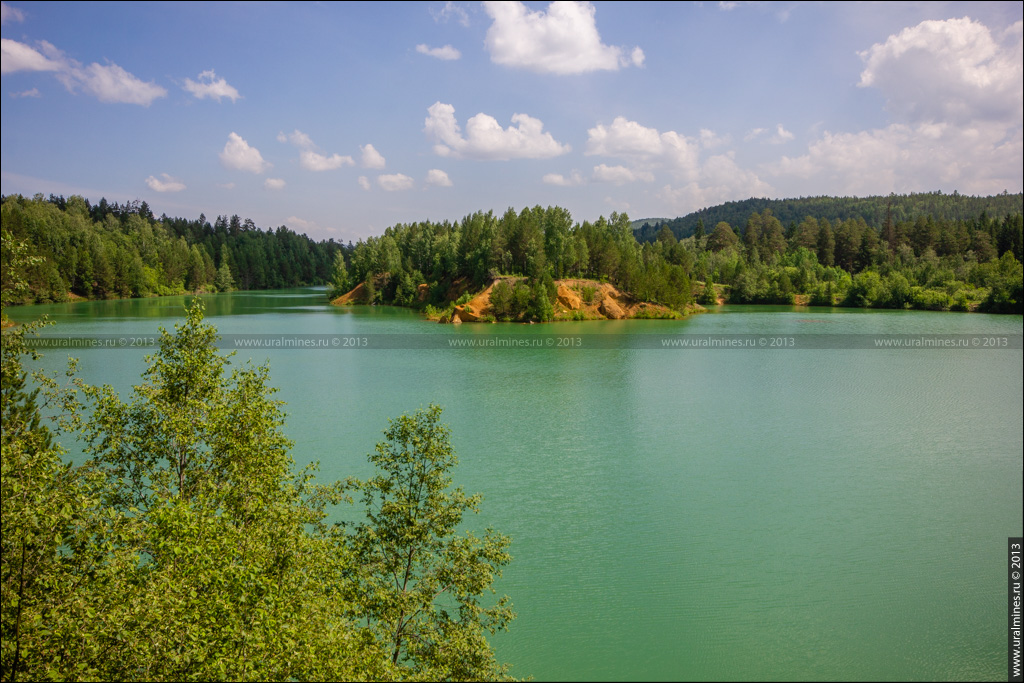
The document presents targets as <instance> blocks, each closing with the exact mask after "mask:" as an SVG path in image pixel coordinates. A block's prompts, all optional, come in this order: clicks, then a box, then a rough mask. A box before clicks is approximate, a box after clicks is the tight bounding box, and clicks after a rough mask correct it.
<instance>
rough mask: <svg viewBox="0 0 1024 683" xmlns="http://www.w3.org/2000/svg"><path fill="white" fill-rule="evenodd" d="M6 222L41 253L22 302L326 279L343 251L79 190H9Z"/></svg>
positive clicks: (278, 231) (282, 230)
mask: <svg viewBox="0 0 1024 683" xmlns="http://www.w3.org/2000/svg"><path fill="white" fill-rule="evenodd" d="M0 222H2V226H3V229H4V230H6V231H8V232H9V233H10V234H11V236H12V239H14V240H18V241H21V242H24V243H26V244H27V248H28V252H29V255H30V256H32V257H39V258H40V259H41V260H34V261H32V262H31V265H24V266H23V270H22V271H21V272H19V273H17V276H18V277H19V278H21V279H22V280H24V281H25V282H26V283H28V290H27V291H26V293H25V294H24V297H25V300H24V301H23V302H22V303H29V302H50V301H66V300H67V299H68V298H70V297H71V296H80V297H85V298H95V299H103V298H114V297H144V296H163V295H169V294H181V293H185V292H199V291H226V290H230V289H275V288H281V287H298V286H303V285H313V284H323V283H325V282H327V280H328V279H329V277H330V275H331V268H332V264H333V262H334V255H335V254H336V253H337V252H339V251H340V250H341V249H342V245H341V244H338V243H336V242H334V241H333V240H329V241H325V242H315V241H313V240H312V239H310V238H309V237H307V236H306V235H301V234H298V233H295V232H293V231H292V230H289V229H288V228H286V227H284V226H281V227H278V228H275V229H267V230H260V229H259V228H258V227H257V226H256V225H255V224H254V223H253V221H251V220H249V219H245V220H242V219H241V218H239V217H238V216H237V215H234V216H231V217H230V218H229V217H227V216H218V217H217V218H216V219H215V220H214V222H213V223H212V224H211V223H210V222H209V221H207V219H206V217H205V216H204V215H200V216H199V218H198V219H194V220H189V219H184V218H168V217H167V216H166V215H164V216H161V217H160V218H156V217H155V216H153V214H152V211H151V210H150V209H149V206H148V205H147V204H146V202H130V203H126V204H123V205H118V204H116V203H108V202H107V201H106V199H101V200H100V202H99V203H98V204H95V205H93V204H90V203H89V201H88V200H87V199H85V198H83V197H80V196H72V197H69V198H67V199H65V198H64V197H57V196H54V195H50V197H49V198H45V199H44V198H43V196H42V195H36V196H35V197H33V198H31V199H28V198H25V197H23V196H21V195H11V196H7V197H4V198H3V199H2V204H0Z"/></svg>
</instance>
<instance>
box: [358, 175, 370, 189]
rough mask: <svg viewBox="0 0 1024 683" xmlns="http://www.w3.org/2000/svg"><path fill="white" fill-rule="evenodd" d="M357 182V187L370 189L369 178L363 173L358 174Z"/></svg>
mask: <svg viewBox="0 0 1024 683" xmlns="http://www.w3.org/2000/svg"><path fill="white" fill-rule="evenodd" d="M357 182H358V183H359V187H361V188H363V189H364V190H369V189H370V179H369V178H367V177H366V176H364V175H361V176H359V179H358V181H357Z"/></svg>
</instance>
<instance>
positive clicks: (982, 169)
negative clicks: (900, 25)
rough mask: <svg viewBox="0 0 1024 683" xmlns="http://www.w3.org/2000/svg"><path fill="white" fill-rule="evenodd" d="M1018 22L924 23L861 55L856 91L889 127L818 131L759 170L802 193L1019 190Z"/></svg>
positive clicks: (1022, 71)
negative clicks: (873, 96)
mask: <svg viewBox="0 0 1024 683" xmlns="http://www.w3.org/2000/svg"><path fill="white" fill-rule="evenodd" d="M1022 38H1024V22H1020V21H1018V22H1016V23H1014V24H1013V25H1012V26H1010V27H1009V28H1008V29H1006V30H1004V31H999V32H996V33H993V32H992V31H991V30H990V29H989V28H988V27H986V26H984V25H983V24H981V23H979V22H977V21H973V20H971V19H969V18H966V17H965V18H963V19H949V20H946V21H924V22H921V23H920V24H918V25H916V26H911V27H908V28H905V29H903V30H902V31H900V32H899V33H896V34H894V35H891V36H889V38H888V39H887V40H886V41H885V42H883V43H878V44H875V45H873V46H871V47H870V48H869V49H867V50H865V51H863V52H861V53H859V54H860V57H861V58H862V59H863V60H864V70H863V72H862V73H861V79H860V83H859V85H860V86H861V87H872V88H877V89H878V90H879V91H880V92H881V93H882V94H883V95H884V96H885V98H886V107H887V109H888V111H890V112H891V113H892V115H893V119H894V120H895V121H894V122H893V123H891V124H890V125H888V126H885V127H882V128H875V129H871V130H863V131H856V132H842V131H840V132H825V133H824V134H823V135H822V136H821V137H820V138H819V139H817V140H815V141H813V142H812V143H811V144H809V145H808V147H807V152H806V153H805V154H802V155H799V156H793V157H789V156H784V157H782V158H781V159H780V160H779V161H778V162H777V163H774V164H771V165H769V166H767V167H766V168H767V169H768V170H769V171H770V172H771V173H772V174H774V175H775V176H776V177H777V178H779V179H780V180H790V181H792V180H796V181H799V182H800V183H801V187H803V188H805V189H804V192H806V193H822V194H826V193H827V194H858V195H865V194H888V193H890V192H899V193H905V192H919V191H927V190H934V189H943V190H959V191H960V192H964V193H969V194H994V193H998V192H1002V191H1003V190H1007V189H1009V190H1011V191H1012V190H1014V189H1019V188H1020V186H1021V180H1022V173H1021V169H1022V168H1024V134H1022V114H1024V109H1022V102H1024V57H1022V55H1024V42H1022Z"/></svg>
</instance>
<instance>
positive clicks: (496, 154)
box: [423, 102, 570, 161]
mask: <svg viewBox="0 0 1024 683" xmlns="http://www.w3.org/2000/svg"><path fill="white" fill-rule="evenodd" d="M427 111H428V113H429V114H430V115H429V116H428V117H427V119H426V121H425V122H424V123H425V126H424V128H423V131H424V132H425V133H426V134H427V135H428V136H429V137H431V138H433V139H434V141H435V142H436V144H435V145H434V152H435V153H436V154H438V155H439V156H451V157H456V158H464V159H480V160H490V161H507V160H509V159H549V158H551V157H556V156H559V155H561V154H565V153H567V152H568V151H569V150H570V147H569V145H563V144H561V143H559V142H558V141H556V140H555V138H554V137H552V135H551V133H545V132H543V128H544V124H543V123H542V122H541V121H540V120H539V119H535V118H533V117H532V116H528V115H526V114H514V115H513V116H512V123H513V124H515V125H514V126H509V127H508V128H502V127H501V124H499V123H498V121H497V120H496V119H495V118H494V117H493V116H488V115H487V114H483V113H481V114H477V115H476V116H474V117H472V118H470V119H469V120H468V121H467V122H466V134H465V136H463V134H462V131H461V129H460V128H459V124H458V122H457V121H456V120H455V107H453V106H452V105H450V104H443V103H441V102H435V103H434V104H433V105H432V106H431V107H430V108H429V109H428V110H427Z"/></svg>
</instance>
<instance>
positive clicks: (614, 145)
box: [586, 116, 700, 179]
mask: <svg viewBox="0 0 1024 683" xmlns="http://www.w3.org/2000/svg"><path fill="white" fill-rule="evenodd" d="M587 135H588V137H587V148H586V154H588V155H598V156H609V157H616V158H622V159H628V160H631V161H632V162H634V164H636V163H638V162H643V163H645V164H648V165H653V166H661V167H665V168H667V169H669V170H670V171H671V172H672V173H674V174H675V175H677V176H681V177H683V178H688V179H692V178H694V177H695V174H696V173H697V167H698V163H699V155H700V142H699V141H698V140H696V139H693V138H689V137H687V136H685V135H681V134H679V133H677V132H675V131H674V130H670V131H665V132H664V133H662V132H660V131H658V130H657V129H655V128H648V127H647V126H644V125H641V124H640V123H637V122H636V121H630V120H628V119H626V118H625V117H623V116H618V117H616V118H615V120H614V121H612V124H611V125H610V126H605V125H604V124H598V125H597V126H595V127H593V128H591V129H590V130H588V131H587Z"/></svg>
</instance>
